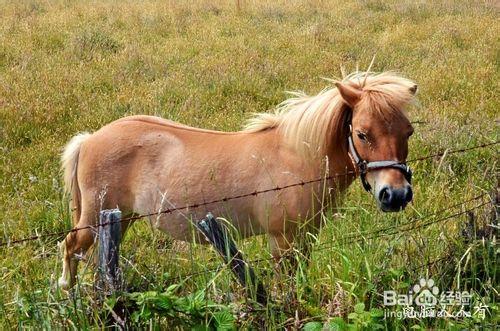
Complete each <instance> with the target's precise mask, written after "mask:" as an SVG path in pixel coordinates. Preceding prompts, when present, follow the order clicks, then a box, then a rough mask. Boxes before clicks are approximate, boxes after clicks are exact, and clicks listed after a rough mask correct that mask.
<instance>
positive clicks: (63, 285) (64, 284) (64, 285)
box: [57, 277, 69, 290]
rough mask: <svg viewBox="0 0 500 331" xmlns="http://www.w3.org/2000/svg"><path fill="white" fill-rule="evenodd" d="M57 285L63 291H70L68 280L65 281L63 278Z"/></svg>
mask: <svg viewBox="0 0 500 331" xmlns="http://www.w3.org/2000/svg"><path fill="white" fill-rule="evenodd" d="M57 284H58V285H59V287H60V288H61V289H63V290H68V289H69V282H68V281H67V280H66V279H64V278H63V277H61V278H59V280H58V282H57Z"/></svg>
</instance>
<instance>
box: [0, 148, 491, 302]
mask: <svg viewBox="0 0 500 331" xmlns="http://www.w3.org/2000/svg"><path fill="white" fill-rule="evenodd" d="M498 143H500V141H495V142H490V143H484V144H480V145H476V146H471V147H467V148H461V149H446V150H444V151H441V152H438V153H434V154H430V155H426V156H421V157H416V158H413V159H410V160H408V161H407V163H412V162H418V161H424V160H429V159H434V158H437V157H442V156H445V155H451V154H457V153H464V152H467V151H471V150H475V149H481V148H487V147H491V146H494V145H497V144H498ZM347 175H355V172H354V171H348V172H344V173H341V174H334V175H330V176H324V177H322V178H317V179H313V180H307V181H303V180H301V181H299V182H296V183H292V184H289V185H284V186H276V187H273V188H269V189H265V190H259V191H257V190H256V191H254V192H249V193H246V194H240V195H237V196H231V197H224V198H220V199H216V200H212V201H208V202H203V203H198V204H191V205H185V206H181V207H175V208H168V209H165V210H161V211H158V212H155V213H148V214H141V215H137V216H132V217H128V218H122V219H120V220H118V221H116V222H105V223H101V224H99V225H89V226H85V227H80V228H73V229H70V230H65V231H58V232H51V233H42V234H36V235H32V236H28V237H24V238H19V239H8V240H5V241H3V242H0V248H2V247H5V248H11V247H12V246H15V245H20V244H23V243H28V242H33V241H38V240H40V239H45V238H57V237H61V236H64V235H67V234H69V233H73V232H77V231H80V230H84V229H94V230H96V229H98V228H99V227H104V226H108V225H111V224H114V223H121V222H126V221H133V220H139V219H145V218H148V217H152V216H159V215H162V214H169V213H173V212H175V211H181V210H188V209H190V208H199V207H203V206H208V205H212V204H217V203H223V202H227V201H230V200H234V199H241V198H245V197H252V196H256V195H259V194H264V193H269V192H275V191H280V190H285V189H288V188H291V187H297V186H304V185H308V184H312V183H319V182H322V181H326V180H331V179H334V178H338V177H341V176H347ZM485 197H488V194H487V193H483V194H479V195H476V196H474V197H472V198H469V199H466V200H464V201H461V202H458V203H455V204H452V205H449V206H447V207H445V208H442V209H440V210H438V211H436V212H433V213H431V214H428V215H425V216H422V217H418V218H412V219H410V220H408V221H406V222H403V223H401V224H397V225H393V226H388V227H383V228H380V229H376V230H373V231H369V232H360V233H349V234H347V235H345V236H343V237H342V238H339V242H340V243H345V242H363V241H368V240H373V239H378V238H381V237H384V236H392V235H396V234H400V233H404V232H409V231H414V230H417V229H421V228H425V227H428V226H431V225H433V224H437V223H441V222H447V221H449V220H451V219H454V218H457V217H459V216H461V215H466V214H468V213H470V212H472V211H474V210H477V209H479V208H481V207H484V206H486V205H488V204H492V205H493V207H494V208H495V207H497V206H495V203H494V202H493V201H491V200H486V201H485ZM477 201H479V202H478V204H475V205H474V206H472V207H468V208H465V209H464V210H461V211H458V212H453V213H448V214H446V215H443V214H445V213H447V212H449V211H451V210H455V209H456V208H459V207H463V206H464V205H466V204H467V203H470V202H477ZM333 247H334V246H333V245H331V244H326V243H323V244H316V245H315V246H314V251H316V252H317V251H324V250H331V249H332V248H333ZM448 258H449V256H443V257H439V258H436V259H434V260H430V261H428V262H426V263H422V264H421V265H418V266H414V267H412V270H414V271H415V270H419V269H422V268H426V267H429V266H433V265H436V264H437V263H439V262H441V261H444V260H446V259H448ZM273 260H275V258H274V257H272V256H269V257H264V258H258V259H253V260H249V261H247V263H248V264H259V263H263V262H272V261H273ZM229 265H230V263H229V262H228V263H223V264H220V263H219V264H218V265H217V266H214V267H208V268H203V270H200V271H196V272H191V273H187V274H183V275H179V276H175V277H169V278H168V282H177V281H186V280H187V279H189V278H192V277H196V276H200V275H206V274H208V273H219V272H221V271H222V270H223V269H225V268H227V267H228V266H229ZM66 300H67V299H65V300H61V302H62V301H66Z"/></svg>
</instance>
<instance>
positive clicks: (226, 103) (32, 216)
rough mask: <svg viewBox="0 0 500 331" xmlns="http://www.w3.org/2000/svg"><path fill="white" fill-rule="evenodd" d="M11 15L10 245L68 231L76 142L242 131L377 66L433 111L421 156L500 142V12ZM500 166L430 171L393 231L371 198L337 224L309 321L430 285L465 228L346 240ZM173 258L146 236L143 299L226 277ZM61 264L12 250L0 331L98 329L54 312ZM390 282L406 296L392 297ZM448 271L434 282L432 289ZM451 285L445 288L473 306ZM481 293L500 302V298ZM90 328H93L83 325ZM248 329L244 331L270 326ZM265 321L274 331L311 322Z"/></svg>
mask: <svg viewBox="0 0 500 331" xmlns="http://www.w3.org/2000/svg"><path fill="white" fill-rule="evenodd" d="M0 8H2V9H1V10H0V151H1V154H0V188H1V190H0V217H1V218H2V229H1V230H2V236H3V238H4V239H7V238H12V237H23V236H26V235H28V234H32V233H35V232H47V231H59V230H63V229H68V228H69V227H70V221H69V218H68V211H67V207H66V201H65V200H64V199H63V198H62V189H61V184H60V183H61V182H60V173H59V170H58V169H59V165H58V155H59V153H60V151H61V148H62V146H63V145H64V144H65V142H66V141H67V140H68V139H69V138H70V137H71V136H72V135H74V134H75V133H77V132H79V131H93V130H96V129H98V128H99V127H101V126H102V125H104V124H105V123H108V122H110V121H112V120H114V119H116V118H119V117H122V116H126V115H130V114H155V115H159V116H163V117H167V118H170V119H173V120H177V121H180V122H183V123H186V124H189V125H193V126H199V127H205V128H212V129H219V130H237V129H239V128H240V127H241V125H242V124H243V122H244V119H245V118H246V117H247V115H248V114H249V113H251V112H256V111H265V110H269V109H271V108H272V107H273V106H274V105H276V104H278V103H279V102H280V101H282V100H283V98H284V97H285V95H284V93H283V91H285V90H305V91H307V92H311V93H314V92H317V91H319V90H320V89H321V88H323V87H324V86H325V85H326V84H327V82H325V81H324V80H321V79H320V78H319V77H321V76H340V70H339V68H340V65H344V66H346V67H348V68H351V69H352V68H354V67H355V65H356V63H357V62H359V63H360V65H361V66H362V67H363V66H367V65H368V63H369V62H370V60H371V58H372V56H373V54H375V53H376V54H377V61H376V62H375V66H374V69H375V70H376V71H385V70H396V71H398V72H401V73H403V74H404V75H406V76H408V77H409V78H411V79H413V80H415V81H416V82H418V83H419V87H420V97H419V99H420V106H419V107H416V108H415V109H413V110H412V112H411V117H412V118H413V119H414V120H420V121H426V122H427V124H425V125H417V132H416V135H415V138H414V139H413V141H412V143H411V154H412V155H413V156H419V155H425V154H427V153H429V152H431V151H436V150H439V149H442V148H454V147H461V146H469V145H472V144H474V143H478V142H488V141H495V140H497V139H498V126H497V124H496V123H497V122H495V121H497V120H498V109H499V102H498V91H499V86H498V82H499V79H498V78H499V75H498V65H499V59H498V54H499V48H498V36H499V35H500V24H499V23H498V22H499V20H498V18H499V17H498V8H496V7H495V6H494V3H493V2H492V3H489V2H484V3H473V2H469V1H443V2H440V3H437V2H425V1H417V2H415V1H375V0H373V1H369V0H366V1H348V2H324V1H312V2H304V1H279V2H273V3H267V2H263V1H243V0H242V1H232V2H219V1H204V0H200V1H191V2H189V3H177V2H170V1H169V2H163V1H145V2H133V1H111V0H109V1H100V2H71V1H62V0H61V1H0ZM497 151H498V149H497V148H494V149H487V150H480V151H473V152H470V153H467V154H464V155H454V156H450V157H447V158H445V159H444V161H443V162H441V163H439V162H438V161H439V160H438V161H436V162H434V161H432V162H424V163H419V164H416V165H415V170H416V176H415V190H416V200H415V202H414V204H413V205H412V206H411V208H410V209H409V210H407V211H406V212H405V213H404V214H399V215H385V214H384V215H382V214H380V212H378V211H377V210H376V208H375V206H374V203H373V201H371V199H370V198H369V197H367V196H366V194H365V193H363V192H361V190H360V189H359V187H358V186H359V185H358V183H356V184H355V185H354V187H353V189H351V190H350V192H349V194H348V196H347V198H346V200H345V201H344V204H345V205H344V208H342V209H340V210H338V211H337V212H338V213H339V216H338V217H333V216H332V215H329V216H328V219H329V220H330V221H329V222H328V223H329V224H328V225H327V226H326V228H325V229H324V231H323V232H322V234H321V236H320V239H319V240H320V242H321V243H323V242H326V243H337V244H336V246H335V247H334V249H332V250H331V251H318V252H317V253H315V254H314V255H313V257H314V259H313V262H312V264H311V266H310V267H309V268H308V270H307V272H305V275H304V276H303V278H300V279H302V280H300V281H299V280H297V281H296V282H295V285H296V292H297V295H298V296H299V297H300V296H302V298H303V299H302V300H303V301H301V302H300V304H299V305H298V308H297V309H298V310H300V312H301V313H300V314H301V316H300V319H302V318H304V319H305V318H308V317H315V318H316V319H326V318H327V316H329V315H331V316H335V315H336V314H340V313H337V312H347V311H351V310H352V305H353V304H354V303H355V302H362V301H363V302H366V303H367V304H368V305H370V307H377V306H380V301H379V299H378V298H376V296H375V297H374V293H373V292H374V288H375V289H376V290H377V291H378V290H380V289H381V288H387V287H394V288H400V289H401V288H404V283H405V282H409V283H412V282H414V281H416V280H417V277H418V276H417V275H414V274H409V275H408V273H409V271H408V270H410V269H409V268H410V267H411V265H415V264H419V263H420V262H422V261H427V260H428V259H432V258H435V257H439V256H442V254H443V252H445V251H446V250H447V247H448V246H449V245H451V244H456V241H457V240H458V239H459V238H458V237H459V236H458V234H459V233H460V232H459V231H458V229H459V227H460V224H461V223H460V222H458V221H453V222H449V223H446V224H445V225H442V226H441V225H435V226H431V227H429V228H426V229H422V230H419V231H414V232H410V233H405V234H404V235H401V236H396V237H390V238H389V239H384V240H375V241H373V240H370V241H367V242H365V243H359V244H352V245H345V244H343V243H338V241H336V240H338V239H339V238H342V236H343V235H345V233H351V232H358V231H369V230H373V229H376V228H378V227H382V226H384V225H385V226H387V225H390V224H394V223H395V222H402V221H404V220H405V219H408V218H411V217H412V216H416V215H426V214H430V213H432V212H433V211H435V210H438V209H440V208H442V207H443V206H446V205H448V204H450V203H451V202H458V201H462V200H464V199H466V198H468V197H471V196H474V195H476V194H477V192H478V191H489V190H491V189H492V188H494V187H495V185H496V182H495V179H494V177H495V176H494V174H493V173H494V172H495V171H496V169H497V167H496V163H495V162H496V161H497V153H496V152H497ZM152 243H153V244H152ZM169 245H170V244H169V240H168V238H167V236H166V235H164V234H161V233H157V232H151V231H149V229H148V227H147V226H144V225H139V224H138V225H137V226H135V227H134V229H132V231H131V233H130V234H129V235H128V237H127V239H126V240H125V243H124V253H123V254H124V256H126V257H127V258H129V260H130V263H132V264H134V268H130V271H129V274H128V275H127V277H128V280H129V282H130V283H131V284H136V283H137V284H139V283H140V280H141V279H142V278H141V277H143V276H145V277H147V278H148V280H149V281H150V283H151V284H150V286H151V287H153V288H157V289H158V288H161V286H162V284H161V281H162V280H164V274H165V273H167V272H168V273H171V274H174V275H177V274H182V273H183V272H188V271H190V270H191V269H192V268H203V266H206V265H207V264H210V262H211V261H213V262H217V261H218V259H217V256H216V255H214V254H212V253H211V252H205V251H204V250H203V249H199V248H195V249H194V251H192V250H188V252H187V253H186V252H182V253H180V254H179V253H176V252H173V251H172V250H171V249H169V247H170V246H169ZM242 245H243V247H244V251H245V252H248V254H249V255H250V256H251V257H255V256H262V255H263V254H264V255H265V254H266V253H263V252H266V247H265V243H264V241H263V238H257V239H254V240H248V241H245V242H244V243H242ZM389 250H390V252H391V253H390V254H389V255H387V254H386V253H387V252H388V251H389ZM207 261H208V262H207ZM59 263H60V262H59V259H58V256H57V249H56V246H55V242H54V241H40V242H36V243H32V244H27V245H22V246H20V247H18V248H8V249H1V250H0V269H1V273H0V275H1V276H0V277H1V278H0V280H1V281H0V324H3V325H5V326H6V327H7V328H13V327H15V326H23V325H32V326H33V327H48V326H49V325H55V326H66V327H71V325H75V326H76V327H87V328H92V327H93V326H95V325H98V324H99V323H100V322H99V320H98V319H97V318H96V317H95V316H96V313H95V311H94V313H88V310H89V309H91V305H89V304H88V300H87V297H85V296H83V299H82V302H83V306H79V308H77V309H76V310H72V309H73V308H71V305H67V306H65V305H58V306H57V307H56V306H54V305H53V302H54V300H58V298H61V297H64V296H63V295H61V294H60V293H59V292H58V291H55V290H53V288H54V283H55V279H56V276H57V275H56V274H57V273H58V272H59V267H60V266H59ZM269 268H271V267H270V266H269ZM385 269H391V270H395V271H394V272H401V273H403V274H404V275H405V276H406V278H404V277H403V276H401V277H399V278H398V277H396V276H395V277H393V278H391V279H386V278H381V279H378V278H377V277H378V276H377V275H378V274H379V273H381V272H382V271H383V270H385ZM135 270H136V271H135ZM442 271H443V270H442V269H441V270H439V268H430V269H429V270H428V272H429V275H431V276H438V275H442V273H440V272H442ZM405 272H406V274H405ZM447 276H449V275H447ZM447 276H443V277H442V279H441V281H442V285H443V286H444V285H446V286H453V288H457V286H459V285H457V284H456V282H454V281H453V279H451V278H448V279H446V277H447ZM380 277H382V276H380ZM384 277H385V276H384ZM269 278H272V277H268V278H265V279H269ZM403 278H404V279H403ZM84 279H87V281H88V278H85V277H84ZM377 279H378V280H377ZM203 282H204V279H196V280H189V281H187V282H186V283H185V284H184V286H183V291H184V292H185V293H188V292H190V291H193V290H194V289H197V288H202V287H203ZM485 282H486V279H485ZM84 285H85V284H84ZM483 285H484V287H485V288H487V289H489V290H491V288H492V287H494V285H495V284H489V285H488V284H483ZM496 285H498V284H496ZM138 286H139V285H138ZM488 286H489V287H488ZM83 287H85V286H83ZM236 288H237V287H236V286H235V285H234V284H232V283H231V278H230V277H229V275H228V274H225V275H224V276H223V277H221V279H220V281H219V280H218V281H217V282H216V285H214V287H213V288H212V289H210V291H209V292H210V293H209V294H210V295H213V297H214V298H219V299H220V300H222V301H223V299H221V298H225V296H221V293H229V292H231V291H236ZM339 289H340V290H339ZM344 292H345V293H344ZM378 293H380V292H378ZM488 293H490V292H488ZM488 295H490V296H491V293H490V294H488ZM488 295H486V294H484V293H483V294H482V296H483V297H488ZM226 297H227V296H226ZM340 298H344V299H342V300H340ZM339 301H342V302H339ZM328 302H330V304H329V303H328ZM74 311H79V312H80V315H78V314H76V315H74V316H77V317H71V316H73V315H72V314H74ZM87 313H88V314H87ZM245 316H247V317H246V319H242V322H241V323H242V325H244V326H245V325H250V324H252V323H258V321H260V320H261V319H260V318H259V317H258V316H257V317H256V316H253V315H251V314H250V315H249V316H248V315H245ZM266 316H267V317H268V321H267V322H266V323H267V324H265V325H266V326H267V327H276V326H278V325H284V324H283V323H285V322H286V321H287V319H288V318H290V317H293V318H295V316H282V315H279V314H278V315H272V316H271V315H266ZM318 316H319V317H318ZM414 322H415V323H413V324H418V325H420V326H423V327H425V326H429V325H434V326H436V325H439V326H444V325H446V326H450V325H451V324H453V323H455V324H456V322H452V321H445V322H442V323H444V324H432V323H434V322H433V321H414ZM469 322H470V323H473V322H471V321H465V322H464V323H465V324H464V325H466V326H470V325H472V324H467V323H469ZM294 323H298V324H297V325H299V326H301V325H302V324H303V323H302V322H301V321H300V320H299V321H298V322H297V321H296V322H294ZM387 323H388V324H387V325H389V327H390V326H391V325H394V324H390V323H393V322H387ZM439 323H441V322H439ZM459 323H461V322H459ZM292 324H293V323H292ZM253 325H256V324H253ZM396 325H399V324H397V322H396ZM409 325H411V323H410V324H402V326H406V327H407V326H409Z"/></svg>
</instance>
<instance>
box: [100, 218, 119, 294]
mask: <svg viewBox="0 0 500 331" xmlns="http://www.w3.org/2000/svg"><path fill="white" fill-rule="evenodd" d="M121 216H122V213H121V211H120V210H119V209H107V210H101V213H100V215H99V229H98V238H99V242H98V266H97V282H96V287H97V290H98V291H100V293H101V295H110V294H112V293H113V292H115V291H116V290H118V289H119V288H120V285H121V271H120V268H119V265H118V259H119V257H120V250H119V248H120V239H121V238H120V237H121V222H120V220H121Z"/></svg>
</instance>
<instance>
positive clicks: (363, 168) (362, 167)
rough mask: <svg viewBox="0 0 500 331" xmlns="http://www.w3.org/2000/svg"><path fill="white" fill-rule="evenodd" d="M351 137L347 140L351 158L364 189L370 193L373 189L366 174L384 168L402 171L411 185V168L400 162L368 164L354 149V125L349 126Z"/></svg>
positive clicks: (386, 161) (387, 161)
mask: <svg viewBox="0 0 500 331" xmlns="http://www.w3.org/2000/svg"><path fill="white" fill-rule="evenodd" d="M349 131H350V132H349V137H348V138H347V140H348V142H349V155H350V156H351V158H352V160H353V162H354V164H355V166H356V168H357V171H358V173H359V177H360V178H361V183H362V184H363V188H364V189H365V190H366V191H367V192H370V191H371V189H372V187H371V185H370V184H369V183H368V181H367V180H366V174H367V173H368V172H369V171H370V170H376V169H384V168H393V169H398V170H400V171H401V172H402V173H403V175H404V176H405V178H406V180H407V181H408V183H410V184H411V176H412V172H411V169H410V167H409V166H407V165H406V163H404V162H398V161H389V160H384V161H373V162H368V161H366V160H363V159H362V158H361V156H359V154H358V152H357V151H356V148H355V147H354V142H353V140H352V125H351V124H349Z"/></svg>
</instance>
